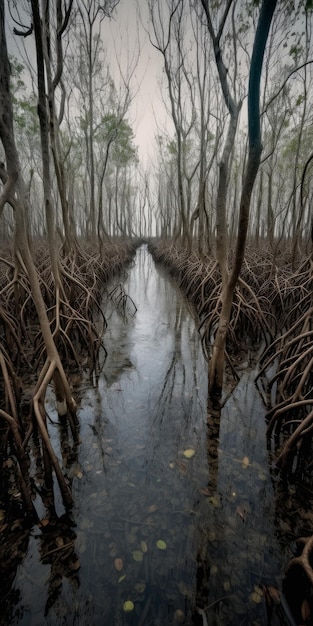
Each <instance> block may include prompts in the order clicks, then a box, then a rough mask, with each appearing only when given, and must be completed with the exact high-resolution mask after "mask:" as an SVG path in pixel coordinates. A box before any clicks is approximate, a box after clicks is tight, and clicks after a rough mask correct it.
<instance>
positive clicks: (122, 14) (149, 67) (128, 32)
mask: <svg viewBox="0 0 313 626" xmlns="http://www.w3.org/2000/svg"><path fill="white" fill-rule="evenodd" d="M147 28H148V13H147V1H146V0H121V1H120V3H119V5H118V7H117V9H116V11H115V13H114V18H113V19H111V20H106V21H105V23H104V25H103V33H104V35H105V40H104V44H105V46H106V48H107V52H108V56H109V58H110V61H111V64H112V68H115V70H114V72H113V75H114V74H115V76H116V79H117V76H118V67H117V63H116V60H115V57H116V56H117V57H118V58H119V59H120V60H121V66H122V69H123V72H125V74H127V69H128V68H127V64H128V63H130V64H131V63H132V61H133V62H135V59H136V58H137V53H138V50H140V56H139V60H138V64H137V67H136V70H135V72H134V75H133V78H132V82H131V86H132V91H133V92H134V93H135V94H136V95H135V98H134V101H133V103H132V106H131V110H130V118H129V121H130V122H131V124H132V126H133V129H134V132H135V136H136V140H135V141H136V143H137V145H138V148H139V156H140V158H142V159H143V160H146V158H147V157H149V156H150V157H151V156H152V155H153V148H154V137H155V134H156V133H157V132H158V126H157V125H160V127H161V128H162V129H163V128H164V126H165V127H166V128H167V129H168V130H169V131H170V132H173V127H172V124H171V122H170V120H169V118H168V116H167V114H166V110H165V107H164V104H163V102H162V97H161V91H160V86H159V82H160V80H161V77H162V68H163V66H162V56H161V54H160V53H159V52H158V51H157V50H156V49H155V48H153V46H152V45H151V43H150V41H149V38H148V35H147V33H146V32H145V31H146V29H147Z"/></svg>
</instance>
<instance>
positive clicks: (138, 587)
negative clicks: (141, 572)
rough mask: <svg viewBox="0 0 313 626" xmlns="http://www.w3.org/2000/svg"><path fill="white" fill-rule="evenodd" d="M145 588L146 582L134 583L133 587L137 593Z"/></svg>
mask: <svg viewBox="0 0 313 626" xmlns="http://www.w3.org/2000/svg"><path fill="white" fill-rule="evenodd" d="M145 588H146V583H136V584H135V589H136V591H138V593H143V592H144V590H145Z"/></svg>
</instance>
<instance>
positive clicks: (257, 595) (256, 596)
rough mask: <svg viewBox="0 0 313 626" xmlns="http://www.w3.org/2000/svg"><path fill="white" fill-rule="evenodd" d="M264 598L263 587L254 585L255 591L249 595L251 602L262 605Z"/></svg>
mask: <svg viewBox="0 0 313 626" xmlns="http://www.w3.org/2000/svg"><path fill="white" fill-rule="evenodd" d="M262 597H263V591H262V589H261V587H258V586H257V585H254V591H252V593H250V595H249V598H250V600H251V602H254V603H255V604H260V602H262Z"/></svg>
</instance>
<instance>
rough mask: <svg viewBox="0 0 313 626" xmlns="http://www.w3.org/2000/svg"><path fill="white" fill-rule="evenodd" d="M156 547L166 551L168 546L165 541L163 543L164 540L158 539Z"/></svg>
mask: <svg viewBox="0 0 313 626" xmlns="http://www.w3.org/2000/svg"><path fill="white" fill-rule="evenodd" d="M156 547H157V548H159V550H166V548H167V545H166V543H165V541H163V539H158V540H157V542H156Z"/></svg>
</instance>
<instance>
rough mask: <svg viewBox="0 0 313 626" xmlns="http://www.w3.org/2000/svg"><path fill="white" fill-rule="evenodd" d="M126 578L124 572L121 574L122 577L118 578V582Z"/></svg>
mask: <svg viewBox="0 0 313 626" xmlns="http://www.w3.org/2000/svg"><path fill="white" fill-rule="evenodd" d="M125 578H126V574H123V576H120V577H119V579H118V581H117V582H118V583H122V582H123V580H125Z"/></svg>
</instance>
